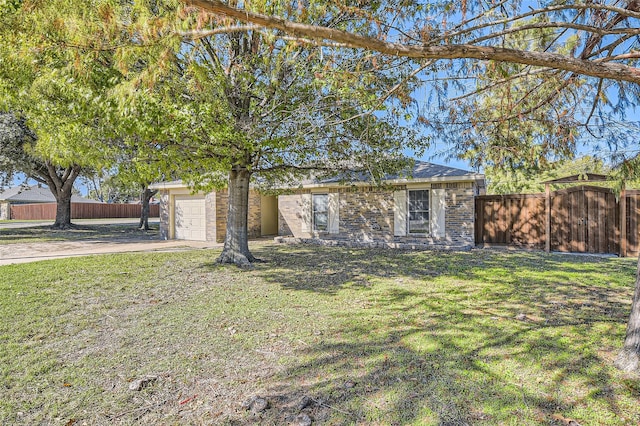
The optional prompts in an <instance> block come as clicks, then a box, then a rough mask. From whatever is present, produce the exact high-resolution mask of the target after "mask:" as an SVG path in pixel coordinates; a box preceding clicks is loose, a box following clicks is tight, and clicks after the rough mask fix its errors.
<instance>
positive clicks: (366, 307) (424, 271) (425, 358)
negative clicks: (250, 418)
mask: <svg viewBox="0 0 640 426" xmlns="http://www.w3.org/2000/svg"><path fill="white" fill-rule="evenodd" d="M257 255H258V256H260V257H262V258H264V259H265V260H267V261H268V262H269V263H268V266H266V267H263V268H259V269H258V271H257V272H256V273H257V274H258V275H260V276H262V277H263V278H265V279H266V280H267V281H270V282H273V283H278V284H279V285H280V286H281V287H282V288H284V289H287V290H296V291H304V292H312V293H317V294H318V295H319V296H322V297H326V296H333V295H337V294H339V293H340V292H343V291H345V292H350V293H349V296H347V297H351V298H353V299H354V300H355V299H357V300H358V302H359V303H358V304H356V303H353V304H352V305H350V306H349V308H348V309H336V311H335V313H334V315H336V316H338V317H339V320H340V321H339V323H340V324H341V326H340V328H339V329H336V330H330V331H329V332H327V333H326V334H325V335H324V336H322V337H321V338H320V339H317V341H315V342H314V343H312V344H309V345H306V346H305V347H303V348H301V349H299V351H298V357H297V361H296V362H295V363H294V364H293V365H291V366H290V367H289V368H288V369H287V370H286V371H284V372H283V373H282V374H281V375H280V376H279V385H277V386H274V387H272V388H271V389H270V391H271V395H270V398H271V400H272V401H274V403H275V405H276V407H278V408H279V410H271V411H270V413H271V414H267V415H266V417H265V418H264V419H263V420H266V421H271V422H272V423H274V424H278V423H282V422H287V421H288V420H290V419H291V418H292V416H295V415H296V414H297V413H300V412H304V413H308V414H309V415H310V416H311V417H312V418H314V419H315V420H316V421H317V422H319V423H320V424H322V423H324V422H328V423H331V424H369V423H373V424H439V425H465V424H479V423H480V424H482V423H484V424H504V423H505V422H514V421H516V423H517V422H522V423H524V424H569V423H568V422H569V421H570V417H571V416H575V417H578V419H577V420H578V421H579V422H583V423H582V424H625V423H627V422H629V421H638V419H639V418H640V408H638V407H637V403H636V401H637V398H638V397H639V396H640V395H639V394H638V391H637V386H629V385H628V384H627V385H624V386H619V383H620V382H621V380H623V379H624V378H622V376H621V375H620V373H618V372H616V371H615V370H613V369H612V368H611V367H610V361H611V360H610V359H608V358H607V357H608V355H606V354H605V355H603V354H602V352H601V350H602V349H603V348H604V349H607V348H608V350H609V351H612V350H613V347H612V345H617V343H618V342H621V339H622V333H623V332H624V324H625V322H626V319H627V315H628V309H629V300H630V296H631V290H632V286H633V268H632V266H633V265H632V264H631V262H626V263H625V261H621V260H618V259H604V258H576V257H568V256H562V255H545V254H539V253H518V254H512V253H507V254H501V253H495V252H487V251H477V252H473V253H434V252H422V253H416V252H397V251H389V250H380V251H378V250H344V249H333V248H331V249H329V248H317V247H305V246H298V247H296V248H295V249H294V250H292V249H289V248H280V247H276V248H274V247H270V248H268V249H259V250H258V253H257ZM627 281H628V283H627ZM627 284H628V285H627ZM624 380H626V379H624ZM633 382H634V383H635V381H633ZM305 397H306V398H307V403H306V404H305V403H301V402H300V401H304V400H305V399H304V398H305ZM308 401H310V402H308ZM269 416H271V417H269Z"/></svg>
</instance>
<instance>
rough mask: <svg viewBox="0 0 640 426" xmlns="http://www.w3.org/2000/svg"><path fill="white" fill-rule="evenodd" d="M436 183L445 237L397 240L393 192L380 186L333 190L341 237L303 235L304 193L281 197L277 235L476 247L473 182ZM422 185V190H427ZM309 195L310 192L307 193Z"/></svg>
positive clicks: (397, 188)
mask: <svg viewBox="0 0 640 426" xmlns="http://www.w3.org/2000/svg"><path fill="white" fill-rule="evenodd" d="M439 185H445V184H437V185H436V184H434V185H433V187H434V188H436V187H437V188H444V189H446V196H445V197H446V207H445V237H444V238H432V237H428V236H412V235H408V236H406V237H396V236H394V235H393V223H394V198H393V191H394V190H401V189H406V188H405V187H404V186H398V187H394V188H393V190H389V189H381V188H377V187H359V188H332V189H329V190H327V192H338V193H339V197H340V201H339V218H340V232H339V233H338V234H329V233H324V232H323V233H317V232H312V233H309V232H303V220H302V197H301V193H303V192H300V193H296V194H290V195H280V196H279V197H278V214H279V220H278V231H279V232H278V235H281V236H293V237H295V238H300V239H309V238H315V239H321V240H342V241H350V242H356V243H365V244H370V243H384V244H386V245H388V244H429V245H435V246H447V247H451V246H455V247H458V246H472V245H473V244H474V226H473V223H474V202H473V200H474V188H473V184H471V183H456V184H454V185H452V184H446V186H439ZM428 187H429V186H428V185H427V186H422V187H421V188H428ZM306 192H307V193H308V191H306Z"/></svg>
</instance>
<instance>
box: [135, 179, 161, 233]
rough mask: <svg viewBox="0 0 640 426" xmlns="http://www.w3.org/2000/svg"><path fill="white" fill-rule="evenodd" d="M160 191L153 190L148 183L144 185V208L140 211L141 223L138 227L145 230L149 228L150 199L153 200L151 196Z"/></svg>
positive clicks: (142, 198)
mask: <svg viewBox="0 0 640 426" xmlns="http://www.w3.org/2000/svg"><path fill="white" fill-rule="evenodd" d="M157 192H158V191H153V190H151V189H149V187H148V186H147V185H145V186H144V190H143V191H142V197H140V199H141V201H142V210H141V212H140V225H139V226H138V228H140V229H142V230H143V231H148V230H149V201H151V197H153V196H154V195H156V193H157Z"/></svg>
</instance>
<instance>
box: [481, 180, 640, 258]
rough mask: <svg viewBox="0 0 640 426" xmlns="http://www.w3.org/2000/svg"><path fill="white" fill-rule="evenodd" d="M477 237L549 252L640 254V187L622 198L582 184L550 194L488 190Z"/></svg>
mask: <svg viewBox="0 0 640 426" xmlns="http://www.w3.org/2000/svg"><path fill="white" fill-rule="evenodd" d="M475 211H476V222H475V240H476V244H480V245H492V244H495V245H512V246H520V247H529V248H536V249H541V250H545V249H546V250H547V251H563V252H578V253H613V254H618V255H620V256H638V254H639V251H640V244H639V239H638V234H639V233H640V191H623V192H622V193H621V194H620V197H619V199H617V198H616V195H615V194H614V193H613V191H611V190H610V189H607V188H600V187H595V186H578V187H573V188H569V189H563V190H559V191H553V192H550V191H547V193H546V194H526V195H525V194H510V195H482V196H478V197H476V201H475Z"/></svg>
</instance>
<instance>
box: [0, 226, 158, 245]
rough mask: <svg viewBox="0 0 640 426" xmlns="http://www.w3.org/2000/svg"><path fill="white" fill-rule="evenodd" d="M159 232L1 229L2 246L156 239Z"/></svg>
mask: <svg viewBox="0 0 640 426" xmlns="http://www.w3.org/2000/svg"><path fill="white" fill-rule="evenodd" d="M157 234H158V230H157V228H153V229H151V230H150V231H142V230H140V229H138V228H137V227H136V226H132V225H130V224H124V225H75V226H74V227H73V228H72V229H65V230H60V229H52V228H51V227H50V226H33V227H28V228H0V245H6V244H20V243H42V242H56V241H69V240H74V241H77V240H96V239H100V240H118V239H130V238H136V239H154V238H157Z"/></svg>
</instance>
